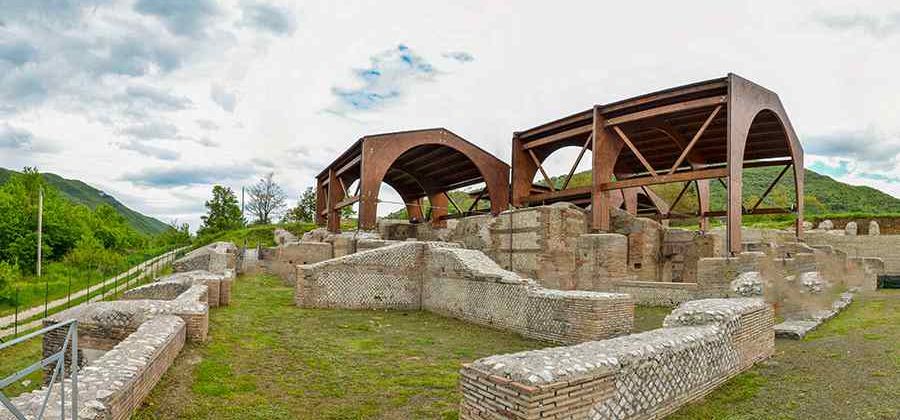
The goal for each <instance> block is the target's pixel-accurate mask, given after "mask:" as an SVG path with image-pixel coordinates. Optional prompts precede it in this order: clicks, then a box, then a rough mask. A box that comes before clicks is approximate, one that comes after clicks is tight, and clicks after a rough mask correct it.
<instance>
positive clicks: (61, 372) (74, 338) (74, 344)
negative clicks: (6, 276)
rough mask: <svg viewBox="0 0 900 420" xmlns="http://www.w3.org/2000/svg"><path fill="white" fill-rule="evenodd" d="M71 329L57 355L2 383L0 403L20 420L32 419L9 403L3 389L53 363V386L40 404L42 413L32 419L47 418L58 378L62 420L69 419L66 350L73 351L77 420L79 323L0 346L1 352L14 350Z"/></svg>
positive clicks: (64, 324) (75, 415)
mask: <svg viewBox="0 0 900 420" xmlns="http://www.w3.org/2000/svg"><path fill="white" fill-rule="evenodd" d="M61 328H68V331H66V338H65V340H64V341H63V345H62V347H61V348H60V349H59V351H58V352H56V353H54V354H52V355H50V356H47V357H45V358H44V359H42V360H41V361H39V362H37V363H34V364H33V365H31V366H28V367H26V368H25V369H22V370H20V371H18V372H16V373H14V374H12V375H10V376H7V377H6V378H4V379H2V380H0V403H2V404H3V406H5V407H6V409H7V410H9V412H10V413H12V415H13V416H15V417H16V418H17V419H19V420H26V419H28V418H31V417H25V415H24V414H23V413H22V412H21V411H19V409H18V408H17V407H16V406H15V405H14V404H13V403H12V401H10V399H9V398H8V397H7V396H6V394H4V393H3V389H4V388H6V387H8V386H10V385H12V384H14V383H15V382H16V381H18V380H19V379H22V378H24V377H26V376H28V375H30V374H31V373H32V372H35V371H37V370H39V369H43V368H45V367H47V366H50V365H52V364H53V363H54V362H55V363H56V366H55V367H54V368H53V375H51V376H50V382H49V383H48V384H47V395H46V396H45V397H44V402H43V403H42V404H41V409H40V411H39V412H38V413H37V417H33V418H34V419H35V420H41V419H43V418H44V412H45V411H46V409H47V403H48V402H50V397H51V396H52V395H53V384H54V383H55V382H56V378H57V377H59V378H60V379H59V398H60V405H59V409H60V415H59V418H60V419H65V418H66V381H65V379H66V350H68V349H69V348H70V347H71V349H72V358H71V362H72V368H71V370H72V376H71V379H72V408H71V409H72V414H71V417H70V418H72V419H73V420H77V419H78V321H77V320H74V319H71V320H68V321H63V322H60V323H57V324H54V325H51V326H49V327H45V328H42V329H40V330H37V331H35V332H33V333H30V334H27V335H24V336H22V337H19V338H16V339H14V340H12V341H9V342H6V343H2V344H0V351H3V349H6V348H9V347H12V346H14V345H16V344H19V343H22V342H25V341H28V340H30V339H33V338H35V337H37V336H39V335H43V334H47V333H49V332H51V331H54V330H57V329H61Z"/></svg>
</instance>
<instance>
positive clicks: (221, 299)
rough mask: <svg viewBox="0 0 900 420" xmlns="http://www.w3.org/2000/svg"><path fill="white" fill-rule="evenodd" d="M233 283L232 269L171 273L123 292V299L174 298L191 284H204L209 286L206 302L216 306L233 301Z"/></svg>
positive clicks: (226, 304)
mask: <svg viewBox="0 0 900 420" xmlns="http://www.w3.org/2000/svg"><path fill="white" fill-rule="evenodd" d="M233 283H234V271H232V270H225V274H213V273H210V272H209V271H204V270H196V271H188V272H183V273H175V274H170V275H168V276H165V277H161V278H159V279H158V280H156V281H155V282H153V283H150V284H145V285H143V286H140V287H136V288H134V289H131V290H129V291H126V292H125V293H123V294H122V300H138V299H149V300H174V299H176V298H177V297H178V296H179V295H181V293H183V292H185V291H187V290H188V289H189V288H190V287H191V286H194V285H204V286H206V288H207V299H206V303H207V304H208V305H209V307H211V308H215V307H219V306H228V304H229V303H231V286H232V284H233Z"/></svg>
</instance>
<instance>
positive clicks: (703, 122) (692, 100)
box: [512, 74, 803, 253]
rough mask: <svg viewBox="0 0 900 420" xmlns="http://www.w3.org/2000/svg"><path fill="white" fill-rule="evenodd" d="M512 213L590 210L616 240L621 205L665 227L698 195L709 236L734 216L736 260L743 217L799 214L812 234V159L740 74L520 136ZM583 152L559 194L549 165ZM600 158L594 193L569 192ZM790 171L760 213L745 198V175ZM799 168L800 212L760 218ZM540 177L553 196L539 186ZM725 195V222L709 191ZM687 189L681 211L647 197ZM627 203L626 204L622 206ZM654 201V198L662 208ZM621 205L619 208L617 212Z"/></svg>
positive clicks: (778, 110) (771, 102)
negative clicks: (615, 218)
mask: <svg viewBox="0 0 900 420" xmlns="http://www.w3.org/2000/svg"><path fill="white" fill-rule="evenodd" d="M512 143H513V150H512V159H513V162H512V163H513V165H512V167H513V169H512V204H513V205H516V206H526V205H532V204H541V203H550V202H555V201H571V202H575V203H576V204H579V203H581V204H584V205H587V203H590V206H591V208H592V210H593V211H592V222H591V224H592V227H593V229H595V230H600V231H608V230H609V228H610V212H609V210H610V207H611V206H615V207H618V206H619V205H620V204H621V203H622V202H624V203H625V204H626V208H627V209H628V210H629V212H631V213H633V214H637V212H638V210H639V208H638V207H639V205H638V204H637V203H638V202H639V198H638V196H639V193H643V194H644V195H646V196H647V198H648V199H649V200H650V201H651V202H653V203H655V204H656V207H657V209H656V211H657V212H659V213H660V215H661V218H663V219H665V218H671V217H683V216H685V215H677V214H674V213H672V212H670V211H669V209H670V208H675V205H676V204H677V201H678V199H680V198H681V196H682V195H683V194H684V192H685V190H687V189H688V188H689V187H691V188H695V189H696V191H697V197H698V207H699V208H698V209H697V212H696V214H693V215H689V216H691V217H698V218H699V219H700V225H701V229H703V230H706V229H707V228H708V226H707V218H708V217H711V216H726V219H727V224H728V228H727V234H728V240H727V245H728V250H729V251H730V252H732V253H737V252H741V250H742V244H741V217H742V215H744V214H775V213H796V216H797V225H796V231H797V236H798V237H799V236H800V235H802V225H803V149H802V148H801V146H800V142H799V141H798V139H797V135H796V133H795V132H794V129H793V127H792V126H791V123H790V120H789V119H788V117H787V113H786V112H785V110H784V107H783V106H782V104H781V101H780V99H779V98H778V95H776V94H775V93H774V92H771V91H769V90H767V89H765V88H763V87H761V86H759V85H756V84H754V83H753V82H750V81H748V80H746V79H744V78H741V77H740V76H737V75H735V74H728V75H727V76H726V77H724V78H719V79H713V80H708V81H704V82H699V83H694V84H690V85H685V86H680V87H676V88H672V89H667V90H663V91H659V92H655V93H650V94H647V95H642V96H638V97H634V98H631V99H626V100H623V101H619V102H614V103H611V104H607V105H596V106H594V107H593V109H589V110H586V111H583V112H579V113H577V114H574V115H571V116H568V117H565V118H562V119H559V120H556V121H552V122H549V123H546V124H543V125H540V126H537V127H534V128H531V129H529V130H526V131H522V132H517V133H515V134H514V136H513V141H512ZM568 146H577V147H580V148H581V153H580V154H579V156H578V159H577V160H576V162H575V164H574V165H573V166H572V170H571V171H570V172H569V174H568V177H566V178H565V179H564V180H563V182H562V185H560V186H559V188H557V187H556V186H555V185H554V184H553V183H552V182H551V179H550V178H549V176H547V174H546V172H545V171H544V169H543V167H542V166H541V163H542V162H543V161H544V160H545V159H546V158H547V157H548V156H549V155H550V154H552V153H553V152H555V151H556V150H559V149H561V148H563V147H568ZM587 151H591V153H592V170H593V179H592V185H591V186H587V187H579V188H568V183H569V180H570V179H571V177H572V174H573V173H574V171H575V167H577V165H578V162H579V161H580V160H581V158H582V157H583V155H584V154H585V153H586V152H587ZM760 166H783V167H784V170H782V171H781V174H780V175H779V176H778V177H777V179H775V181H774V182H773V183H772V185H771V186H770V187H769V188H768V190H767V191H766V192H765V193H764V194H763V195H762V198H760V199H759V200H758V201H756V202H755V203H748V204H745V203H744V202H743V197H742V191H741V188H742V185H741V184H742V173H743V168H750V167H760ZM790 168H793V172H794V180H795V183H794V184H795V185H794V187H795V188H796V200H797V201H796V204H795V205H794V206H793V208H790V209H783V208H761V207H760V204H761V203H762V202H763V199H764V198H765V196H766V195H768V194H769V192H771V190H772V189H773V188H774V186H775V184H776V183H777V181H778V180H780V179H781V177H782V176H783V175H784V174H785V172H787V170H788V169H790ZM538 171H540V172H541V175H542V177H543V178H544V181H545V183H546V184H547V185H550V186H551V188H550V190H549V191H547V188H546V187H541V186H537V185H534V184H533V180H534V178H535V175H536V174H537V173H538ZM714 179H718V180H719V181H720V182H722V183H723V185H725V186H726V189H727V196H728V202H727V206H726V209H725V211H724V212H722V211H710V209H709V182H710V180H714ZM673 182H684V183H685V184H684V189H683V190H682V191H681V194H679V196H678V198H677V199H676V200H675V201H674V202H673V203H658V202H657V200H658V197H655V194H653V193H652V190H650V189H649V188H648V187H649V186H651V185H656V184H665V183H673ZM617 196H618V197H617ZM654 197H655V198H654ZM617 203H618V204H617Z"/></svg>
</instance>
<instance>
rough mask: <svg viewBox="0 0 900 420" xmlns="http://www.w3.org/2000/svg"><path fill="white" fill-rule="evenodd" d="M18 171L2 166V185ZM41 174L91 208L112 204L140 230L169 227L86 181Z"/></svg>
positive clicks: (74, 200) (65, 195)
mask: <svg viewBox="0 0 900 420" xmlns="http://www.w3.org/2000/svg"><path fill="white" fill-rule="evenodd" d="M17 173H19V172H16V171H11V170H9V169H3V168H0V185H3V184H4V183H6V181H7V180H8V179H9V178H10V177H11V176H12V175H13V174H17ZM41 175H42V176H43V177H44V180H45V182H46V183H47V184H48V185H51V186H53V187H54V188H56V189H57V190H58V191H59V192H60V194H61V195H62V196H63V197H64V198H66V199H68V200H70V201H72V202H74V203H76V204H83V205H85V206H87V207H88V208H90V209H96V208H97V206H99V205H101V204H107V205H109V206H111V207H112V208H113V209H114V210H115V211H116V212H118V213H119V214H121V215H122V217H124V218H125V220H126V221H127V222H128V224H129V225H131V226H132V227H134V228H135V229H136V230H137V231H138V232H141V233H146V234H150V235H153V234H157V233H160V232H163V231H165V230H166V229H167V228H168V227H169V226H168V225H167V224H165V223H163V222H161V221H159V220H157V219H154V218H152V217H149V216H145V215H143V214H141V213H138V212H136V211H134V210H132V209H130V208H128V207H126V206H125V205H124V204H122V203H120V202H119V201H118V200H116V199H115V197H113V196H111V195H109V194H106V193H104V192H103V191H100V190H98V189H96V188H94V187H91V186H90V185H88V184H85V183H84V182H81V181H78V180H74V179H65V178H63V177H61V176H59V175H56V174H51V173H42V174H41Z"/></svg>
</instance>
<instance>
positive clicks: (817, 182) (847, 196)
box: [554, 167, 900, 215]
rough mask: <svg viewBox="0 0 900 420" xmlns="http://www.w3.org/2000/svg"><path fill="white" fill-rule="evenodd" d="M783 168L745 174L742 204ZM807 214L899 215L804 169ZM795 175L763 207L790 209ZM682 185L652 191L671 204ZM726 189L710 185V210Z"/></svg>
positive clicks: (892, 206)
mask: <svg viewBox="0 0 900 420" xmlns="http://www.w3.org/2000/svg"><path fill="white" fill-rule="evenodd" d="M781 169H782V167H768V168H751V169H747V170H745V171H744V178H743V192H744V202H745V203H746V204H748V205H750V206H752V205H753V204H755V203H756V200H757V199H758V197H759V196H760V195H762V194H763V193H764V192H765V190H766V188H768V186H769V184H770V183H771V182H772V181H773V180H774V179H775V177H777V176H778V173H779V172H781ZM562 179H563V177H557V178H554V181H555V182H556V183H557V185H561V184H562ZM805 180H806V184H805V189H806V191H805V197H806V214H807V215H817V214H825V213H874V214H878V213H900V199H898V198H896V197H893V196H891V195H889V194H886V193H884V192H881V191H879V190H876V189H874V188H872V187H867V186H854V185H849V184H845V183H843V182H839V181H836V180H834V179H833V178H831V177H829V176H826V175H822V174H819V173H817V172H814V171H811V170H809V169H807V170H806V174H805ZM590 183H591V172H590V171H585V172H579V173H577V174H575V176H574V177H573V178H572V181H571V182H570V183H569V185H570V187H576V186H585V185H590ZM793 185H794V175H793V172H792V171H788V172H787V173H786V174H785V175H784V177H782V179H781V181H779V182H778V185H777V186H776V187H775V189H774V190H773V191H772V192H771V193H770V194H769V196H768V197H767V198H766V201H765V202H764V203H763V205H762V206H780V207H789V206H790V205H791V203H793V201H794V187H793ZM682 186H683V184H680V183H678V184H668V185H656V186H653V187H651V188H653V190H654V191H655V192H656V193H657V194H659V195H660V196H661V197H663V198H665V199H666V201H668V202H672V201H674V199H675V197H677V196H678V193H679V192H680V191H681V188H682ZM726 199H727V197H726V195H725V188H724V187H723V186H722V184H720V183H719V182H717V181H712V182H711V183H710V204H711V209H713V210H716V209H724V207H725V201H726ZM696 203H697V199H696V194H695V192H694V189H693V188H690V189H689V190H688V192H687V193H686V194H685V195H684V197H682V199H681V200H680V201H679V205H678V208H677V210H683V211H690V210H691V209H695V208H696Z"/></svg>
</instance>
